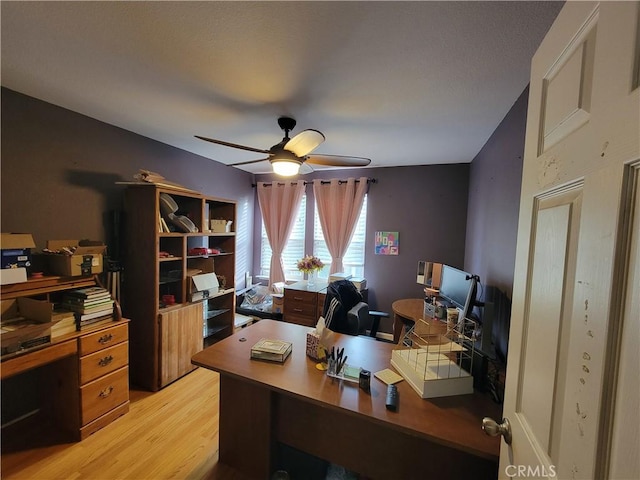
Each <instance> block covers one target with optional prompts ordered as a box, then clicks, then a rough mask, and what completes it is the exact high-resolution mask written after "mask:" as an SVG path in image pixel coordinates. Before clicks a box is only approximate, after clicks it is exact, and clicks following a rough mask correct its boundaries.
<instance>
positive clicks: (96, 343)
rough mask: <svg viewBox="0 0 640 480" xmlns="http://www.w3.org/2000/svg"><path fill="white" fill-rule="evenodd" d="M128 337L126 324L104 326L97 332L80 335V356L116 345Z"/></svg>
mask: <svg viewBox="0 0 640 480" xmlns="http://www.w3.org/2000/svg"><path fill="white" fill-rule="evenodd" d="M128 339H129V328H128V326H127V325H126V324H125V325H118V326H116V327H112V328H105V329H104V330H100V331H99V332H95V333H91V334H89V335H84V336H82V337H80V356H84V355H88V354H90V353H93V352H97V351H98V350H102V349H103V348H106V347H110V346H112V345H116V344H117V343H120V342H124V341H125V340H128Z"/></svg>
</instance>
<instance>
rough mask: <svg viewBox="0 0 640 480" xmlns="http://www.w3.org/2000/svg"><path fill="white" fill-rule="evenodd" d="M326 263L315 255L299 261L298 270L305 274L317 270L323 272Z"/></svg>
mask: <svg viewBox="0 0 640 480" xmlns="http://www.w3.org/2000/svg"><path fill="white" fill-rule="evenodd" d="M323 268H324V263H322V260H320V259H319V258H318V257H315V256H313V255H307V256H306V257H304V258H302V259H300V260H298V270H300V271H301V272H304V273H311V272H315V271H316V270H322V269H323Z"/></svg>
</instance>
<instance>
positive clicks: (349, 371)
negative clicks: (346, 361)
mask: <svg viewBox="0 0 640 480" xmlns="http://www.w3.org/2000/svg"><path fill="white" fill-rule="evenodd" d="M343 370H344V372H343V374H344V376H345V377H347V378H353V379H354V380H360V370H361V369H360V367H352V366H351V365H345V367H344V369H343Z"/></svg>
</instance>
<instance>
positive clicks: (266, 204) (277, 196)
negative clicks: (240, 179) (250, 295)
mask: <svg viewBox="0 0 640 480" xmlns="http://www.w3.org/2000/svg"><path fill="white" fill-rule="evenodd" d="M257 189H258V203H259V205H260V211H261V212H262V219H263V221H264V228H265V230H266V232H267V238H268V239H269V245H270V246H271V252H272V254H271V263H270V268H269V286H271V285H273V284H274V283H276V282H284V280H285V278H284V268H283V264H282V251H283V250H284V247H285V246H286V245H287V240H289V235H291V229H292V228H293V224H294V222H295V219H296V215H297V214H298V209H299V208H300V202H301V201H302V196H303V195H304V182H295V183H292V182H285V183H278V182H273V183H265V182H258V187H257Z"/></svg>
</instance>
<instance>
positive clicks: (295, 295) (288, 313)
mask: <svg viewBox="0 0 640 480" xmlns="http://www.w3.org/2000/svg"><path fill="white" fill-rule="evenodd" d="M326 291H327V283H326V282H317V283H316V284H315V285H314V286H313V287H309V286H308V285H307V282H306V281H304V280H303V281H300V282H296V283H293V284H291V285H287V286H285V287H284V309H283V313H284V318H283V319H284V321H285V322H289V323H296V324H298V325H304V326H307V327H315V326H316V323H318V318H319V317H320V315H322V307H323V306H324V298H325V295H326Z"/></svg>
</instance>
